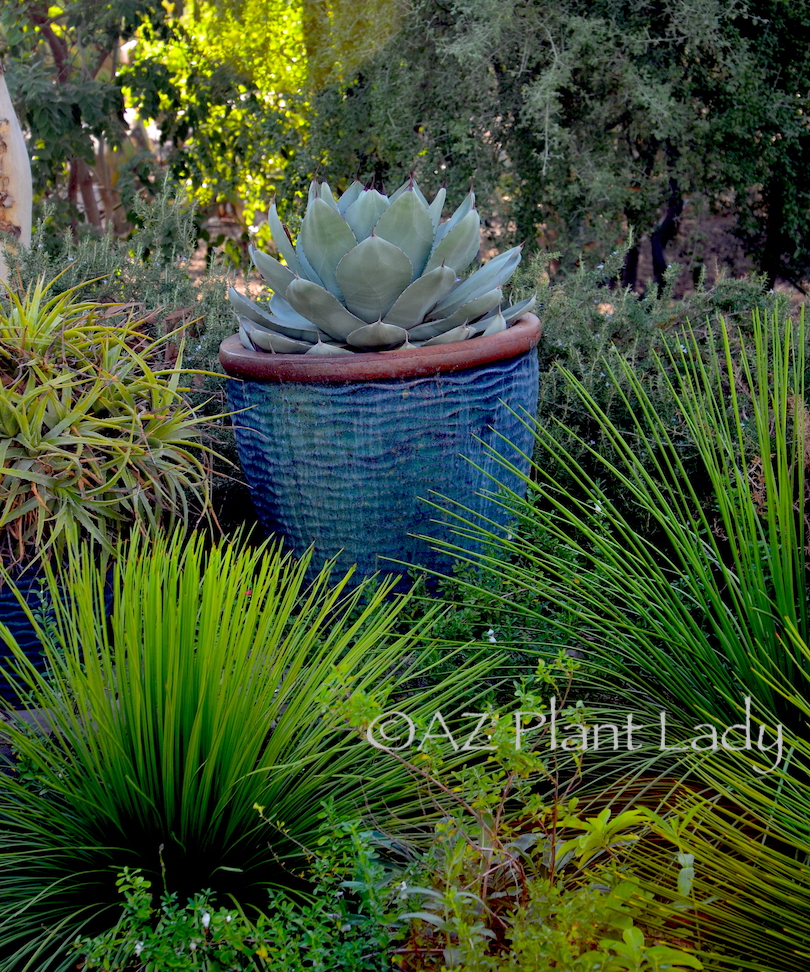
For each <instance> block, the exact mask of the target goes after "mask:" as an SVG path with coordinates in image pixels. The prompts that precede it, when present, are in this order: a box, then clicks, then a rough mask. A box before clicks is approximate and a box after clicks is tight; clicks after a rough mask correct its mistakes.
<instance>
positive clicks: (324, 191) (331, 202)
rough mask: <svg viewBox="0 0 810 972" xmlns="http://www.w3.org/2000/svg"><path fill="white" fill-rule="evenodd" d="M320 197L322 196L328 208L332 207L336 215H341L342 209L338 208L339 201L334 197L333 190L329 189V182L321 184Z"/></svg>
mask: <svg viewBox="0 0 810 972" xmlns="http://www.w3.org/2000/svg"><path fill="white" fill-rule="evenodd" d="M319 195H320V197H321V199H323V201H324V202H325V203H326V204H327V205H328V206H331V207H332V209H334V211H335V212H336V213H339V212H340V209H339V208H338V204H337V200H336V199H335V197H334V195H333V193H332V190H331V189H330V188H329V183H328V182H322V183H321V189H320V193H319Z"/></svg>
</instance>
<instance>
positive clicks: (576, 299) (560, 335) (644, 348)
mask: <svg viewBox="0 0 810 972" xmlns="http://www.w3.org/2000/svg"><path fill="white" fill-rule="evenodd" d="M631 243H632V240H631V241H630V243H629V244H628V245H627V246H625V247H623V248H621V249H619V250H617V251H615V252H614V253H613V254H612V255H611V256H610V257H609V258H608V261H607V263H606V264H605V265H603V266H599V267H595V268H588V267H587V266H586V263H585V261H582V262H581V263H580V264H579V267H578V269H577V271H576V272H575V273H574V274H571V275H569V276H568V277H566V279H565V281H564V282H563V283H562V284H557V283H554V282H553V279H551V278H549V276H548V274H547V272H546V267H547V264H548V261H549V259H551V258H552V257H553V254H552V255H551V256H549V255H540V256H538V257H536V258H535V259H534V260H533V261H531V262H529V263H527V265H526V266H525V267H524V268H521V270H519V274H518V275H519V280H518V286H520V287H521V288H522V289H523V290H524V291H526V292H534V291H536V292H537V294H538V303H539V306H540V310H539V311H538V312H537V313H538V315H539V316H540V318H541V320H542V323H543V337H542V340H541V343H540V349H539V352H540V399H539V407H538V416H537V417H538V421H539V422H541V423H543V424H544V425H545V426H546V427H547V428H548V429H550V430H553V431H554V435H555V437H556V439H557V440H558V442H559V443H560V447H561V448H562V449H564V450H565V451H566V453H567V454H568V455H569V456H570V457H571V458H573V459H576V460H577V462H578V463H580V464H581V465H583V467H584V468H586V469H588V471H589V472H590V473H591V474H592V475H595V476H600V475H602V473H601V471H600V470H601V467H600V465H599V462H598V461H594V458H593V452H592V450H593V449H595V450H596V451H597V452H598V453H600V454H601V455H603V456H604V457H605V458H608V459H610V460H615V458H616V452H615V450H614V448H613V445H612V442H611V438H610V436H608V435H606V433H605V430H604V428H603V426H602V424H601V423H600V421H599V420H597V419H595V418H594V416H593V415H592V414H591V413H590V412H589V411H588V410H587V409H584V408H583V407H582V403H581V401H580V398H579V396H578V393H577V391H576V390H575V388H574V386H573V385H572V384H571V383H570V382H569V381H568V379H567V376H566V375H565V373H564V372H565V371H570V373H571V374H572V375H573V376H574V377H575V378H576V379H577V381H578V382H579V383H580V384H581V386H582V388H583V389H584V390H585V391H586V392H587V394H588V395H589V396H590V397H591V398H592V399H593V401H594V402H595V403H596V404H597V405H598V406H599V408H600V409H601V410H602V411H603V412H604V414H605V415H606V416H607V418H608V420H609V421H610V423H611V425H612V426H613V427H614V428H616V429H620V430H622V431H623V432H624V433H625V434H626V436H627V437H629V438H632V437H633V436H634V435H635V432H634V421H633V416H634V413H635V411H636V409H637V408H638V402H637V399H636V393H635V389H634V388H633V386H632V383H631V382H630V380H629V375H631V374H632V375H633V376H634V377H635V378H636V379H637V381H638V383H639V385H640V387H641V388H643V390H644V392H645V394H646V395H647V396H648V397H649V399H650V402H651V403H652V405H653V406H654V408H655V409H656V411H657V412H658V414H659V415H660V416H661V418H662V421H666V422H667V424H671V422H672V421H673V420H675V421H677V418H678V416H677V408H676V407H675V404H674V402H673V400H672V396H671V394H670V391H669V387H668V380H667V373H666V367H665V366H664V367H662V365H661V360H662V359H661V355H662V354H663V352H664V348H665V345H666V343H667V342H668V341H669V342H670V343H672V344H674V345H677V344H679V343H681V338H679V335H680V334H682V333H688V330H689V327H690V326H692V327H694V328H695V329H696V330H699V331H700V332H703V331H705V330H708V332H709V333H711V334H713V335H714V337H715V339H717V340H720V317H721V316H722V318H723V320H724V321H725V326H726V328H727V330H728V332H729V333H730V335H731V340H732V344H734V345H737V344H738V343H739V340H740V337H747V338H749V339H750V334H751V327H750V321H751V312H752V310H759V311H761V312H762V313H773V312H776V311H778V312H779V313H780V314H782V315H784V313H785V312H786V311H787V304H788V299H787V298H786V297H785V296H784V295H783V294H775V293H773V292H770V293H768V292H767V291H766V284H765V279H764V277H759V276H753V277H750V278H747V279H743V280H733V279H728V278H725V277H721V278H720V279H719V280H718V281H717V282H716V283H715V284H714V285H713V286H712V287H710V288H706V287H705V286H704V285H703V283H702V279H701V280H699V281H698V284H697V286H696V288H695V290H694V291H693V292H690V293H688V294H687V295H685V296H684V297H683V298H682V299H675V298H674V296H673V288H674V284H675V280H676V278H677V275H678V271H679V269H680V268H679V267H678V266H677V265H673V266H672V267H670V268H669V270H668V271H667V273H666V274H665V281H664V287H663V289H662V291H661V293H660V294H659V293H658V290H657V288H655V287H650V288H648V290H647V292H646V293H645V294H644V295H643V296H640V295H639V294H637V293H636V292H635V291H633V290H631V289H630V288H628V287H624V286H622V284H621V271H622V267H623V265H624V261H625V257H626V254H627V248H628V246H629V245H630V244H631ZM620 359H621V361H622V362H623V365H624V366H626V367H624V366H623V367H621V368H619V367H616V362H617V361H619V360H620ZM608 363H610V364H611V370H612V372H613V373H612V374H611V375H609V374H608V368H607V367H606V365H607V364H608ZM664 364H665V357H664ZM537 458H538V460H539V458H540V457H539V455H538V457H537ZM542 461H543V462H544V463H546V464H548V463H549V462H553V458H552V456H551V455H550V454H549V453H548V452H547V451H546V452H544V453H543V455H542ZM555 472H556V473H557V474H559V475H562V468H561V467H556V468H555ZM603 478H605V479H607V478H608V477H604V476H603ZM568 485H570V486H571V487H572V488H573V483H572V482H570V481H569V483H568Z"/></svg>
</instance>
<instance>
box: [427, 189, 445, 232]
mask: <svg viewBox="0 0 810 972" xmlns="http://www.w3.org/2000/svg"><path fill="white" fill-rule="evenodd" d="M446 196H447V190H446V189H445V188H444V186H442V187H441V189H440V190H439V191H438V192H437V193H436V195H435V196H434V197H433V202H432V203H431V204H430V206H428V215H429V216H430V221H431V223H433V235H434V236H435V235H436V230H437V229H438V228H439V224H440V223H441V220H442V210H443V209H444V200H445V198H446Z"/></svg>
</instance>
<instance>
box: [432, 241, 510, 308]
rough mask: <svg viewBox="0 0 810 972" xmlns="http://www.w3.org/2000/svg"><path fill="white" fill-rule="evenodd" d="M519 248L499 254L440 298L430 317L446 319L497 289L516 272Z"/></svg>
mask: <svg viewBox="0 0 810 972" xmlns="http://www.w3.org/2000/svg"><path fill="white" fill-rule="evenodd" d="M521 250H522V247H521V246H513V247H512V249H511V250H506V251H505V252H504V253H499V254H498V255H497V256H496V257H493V258H492V259H491V260H490V261H489V262H488V263H485V264H484V265H483V267H479V268H478V270H476V271H475V273H472V274H470V276H469V277H467V279H466V280H462V281H461V282H460V283H459V284H458V286H457V287H455V288H454V289H453V290H451V291H450V293H449V294H448V295H447V296H446V297H444V298H442V299H441V300H440V301H439V302H438V303H437V304H436V306H435V308H434V309H433V310H432V311H431V313H430V315H429V316H430V317H435V318H439V317H447V316H449V315H450V314H453V313H454V312H455V311H457V310H458V309H459V308H460V307H462V306H463V305H464V304H465V303H466V302H467V301H468V300H473V299H474V298H476V297H480V296H481V295H482V294H485V293H487V292H488V291H489V290H491V289H492V288H493V287H498V286H500V285H501V284H502V283H504V282H505V281H507V280H508V279H509V278H510V277H511V276H512V274H513V273H514V272H515V270H517V267H518V264H519V263H520V256H521Z"/></svg>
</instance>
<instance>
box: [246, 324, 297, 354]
mask: <svg viewBox="0 0 810 972" xmlns="http://www.w3.org/2000/svg"><path fill="white" fill-rule="evenodd" d="M240 323H241V324H242V327H243V328H244V330H245V331H246V333H247V335H248V337H249V338H250V340H251V341H252V342H253V344H254V345H255V346H256V347H257V348H261V350H262V351H270V352H272V353H274V354H304V353H306V352H307V351H308V350H309V349H310V348H311V347H312V345H311V344H309V343H307V342H305V341H295V340H293V339H292V338H288V337H286V336H285V335H284V334H276V333H275V332H273V331H266V330H265V329H264V328H261V327H256V326H255V325H253V324H251V322H250V321H248V320H247V319H246V318H242V320H241V322H240Z"/></svg>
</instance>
